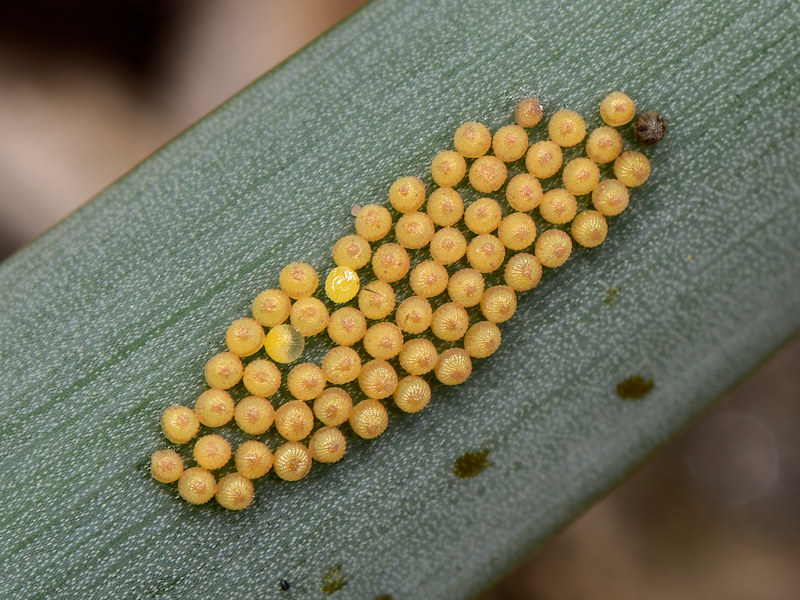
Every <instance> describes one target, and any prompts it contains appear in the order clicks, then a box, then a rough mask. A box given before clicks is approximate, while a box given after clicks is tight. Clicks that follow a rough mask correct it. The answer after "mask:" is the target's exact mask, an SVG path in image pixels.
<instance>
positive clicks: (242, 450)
mask: <svg viewBox="0 0 800 600" xmlns="http://www.w3.org/2000/svg"><path fill="white" fill-rule="evenodd" d="M233 462H234V463H235V464H236V470H237V471H239V473H241V474H242V475H244V476H245V477H247V478H248V479H258V478H259V477H263V476H264V475H266V474H267V473H268V472H269V470H270V469H271V468H272V451H271V450H270V449H269V448H267V446H266V444H263V443H262V442H259V441H258V440H248V441H246V442H245V443H243V444H242V445H241V446H239V447H238V448H237V449H236V454H234V455H233Z"/></svg>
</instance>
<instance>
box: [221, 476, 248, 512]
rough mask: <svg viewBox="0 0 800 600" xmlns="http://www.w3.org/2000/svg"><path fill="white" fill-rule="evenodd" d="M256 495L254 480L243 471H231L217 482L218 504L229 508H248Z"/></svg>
mask: <svg viewBox="0 0 800 600" xmlns="http://www.w3.org/2000/svg"><path fill="white" fill-rule="evenodd" d="M254 495H255V490H253V482H252V481H250V480H249V479H248V478H247V477H245V476H244V475H242V474H241V473H229V474H227V475H225V477H223V478H222V479H220V480H219V481H218V482H217V493H216V494H215V497H216V499H217V504H219V505H220V506H221V507H223V508H227V509H228V510H242V509H243V508H247V507H248V506H250V503H251V502H252V501H253V496H254Z"/></svg>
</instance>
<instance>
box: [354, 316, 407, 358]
mask: <svg viewBox="0 0 800 600" xmlns="http://www.w3.org/2000/svg"><path fill="white" fill-rule="evenodd" d="M363 341H364V350H366V351H367V354H369V355H370V356H372V357H373V358H378V359H381V360H388V359H390V358H393V357H395V356H397V355H398V354H400V350H402V349H403V332H402V331H401V330H400V328H399V327H398V326H397V325H395V324H394V323H389V322H386V321H384V322H382V323H375V325H373V326H372V327H370V328H368V329H367V332H366V333H365V334H364V340H363Z"/></svg>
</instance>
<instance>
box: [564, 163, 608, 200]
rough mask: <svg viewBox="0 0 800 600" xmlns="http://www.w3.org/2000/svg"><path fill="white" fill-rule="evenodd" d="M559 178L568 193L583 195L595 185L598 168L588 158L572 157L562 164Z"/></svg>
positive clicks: (598, 173) (598, 175) (598, 178)
mask: <svg viewBox="0 0 800 600" xmlns="http://www.w3.org/2000/svg"><path fill="white" fill-rule="evenodd" d="M561 179H562V181H563V182H564V187H565V188H566V189H567V191H568V192H569V193H570V194H574V195H575V196H583V195H584V194H588V193H589V192H591V191H592V190H593V189H594V188H595V187H597V183H598V182H599V181H600V169H598V168H597V165H596V164H595V163H594V162H593V161H591V160H589V159H588V158H574V159H572V160H571V161H569V162H568V163H567V164H566V165H564V172H563V173H561Z"/></svg>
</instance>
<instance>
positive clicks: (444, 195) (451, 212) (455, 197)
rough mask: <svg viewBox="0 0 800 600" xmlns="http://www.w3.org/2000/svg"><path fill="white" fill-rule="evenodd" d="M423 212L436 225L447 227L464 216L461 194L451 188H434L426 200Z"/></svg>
mask: <svg viewBox="0 0 800 600" xmlns="http://www.w3.org/2000/svg"><path fill="white" fill-rule="evenodd" d="M425 210H426V211H427V213H428V216H429V217H430V218H431V220H432V221H433V222H434V223H435V224H436V225H440V226H442V227H449V226H450V225H455V224H456V223H458V222H459V221H460V220H461V216H462V215H463V214H464V200H462V199H461V194H459V193H458V192H457V191H455V190H454V189H452V188H444V187H443V188H436V189H435V190H434V191H433V193H432V194H431V195H430V198H428V205H427V207H426V208H425Z"/></svg>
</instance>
